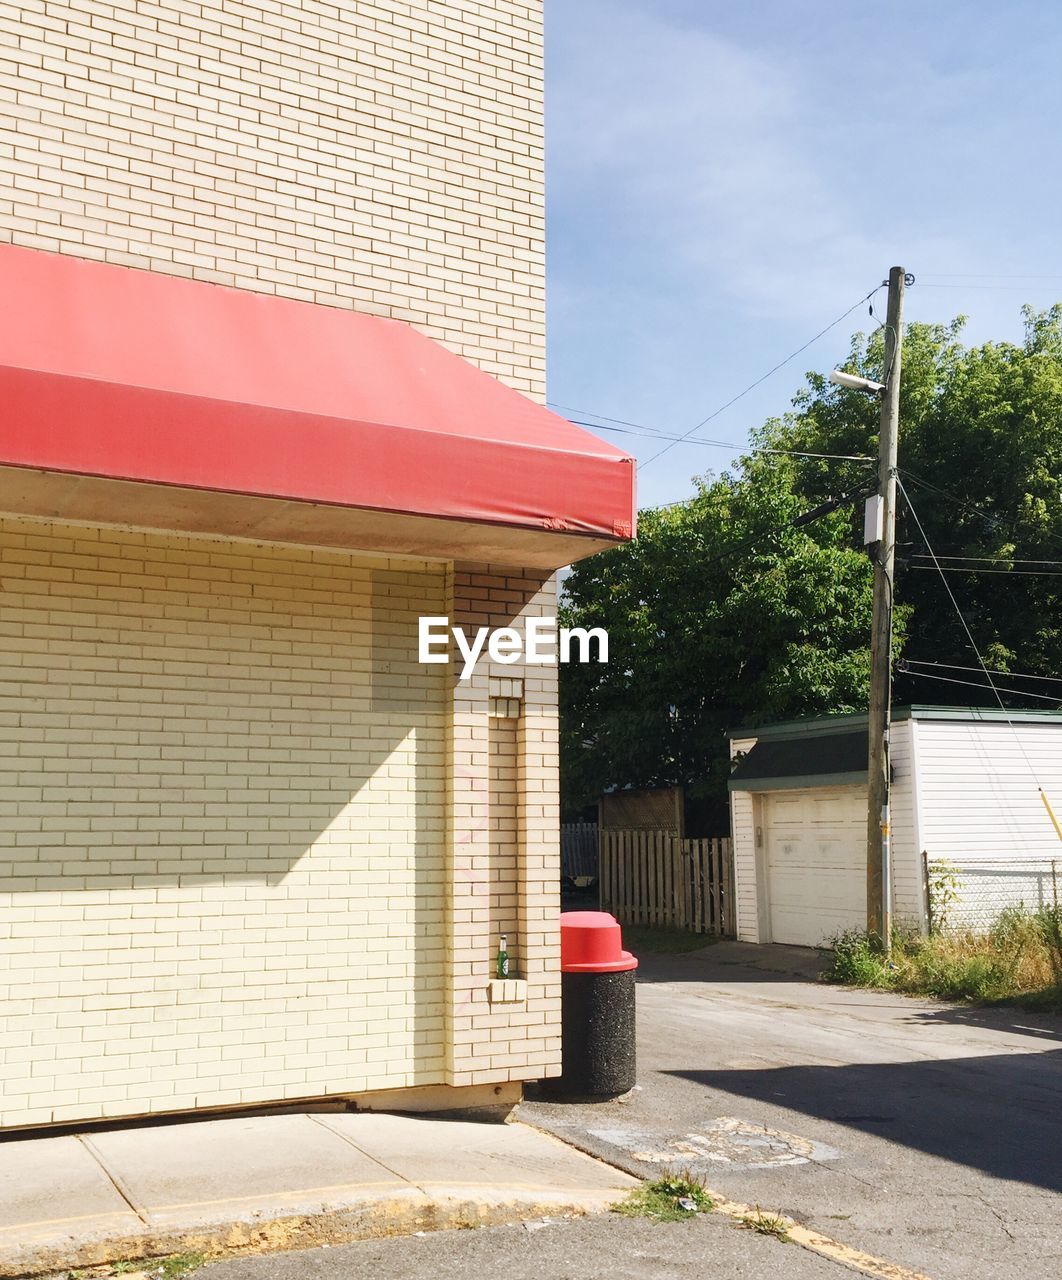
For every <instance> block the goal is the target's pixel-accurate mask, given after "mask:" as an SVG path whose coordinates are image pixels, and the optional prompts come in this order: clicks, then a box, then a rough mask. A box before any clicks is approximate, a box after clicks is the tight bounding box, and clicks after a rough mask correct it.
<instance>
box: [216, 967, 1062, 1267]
mask: <svg viewBox="0 0 1062 1280" xmlns="http://www.w3.org/2000/svg"><path fill="white" fill-rule="evenodd" d="M808 959H809V958H808V957H807V956H803V955H801V953H799V952H796V951H792V950H788V949H777V948H766V949H762V950H756V949H751V948H745V947H741V946H739V945H738V944H720V945H719V946H717V947H713V948H711V949H710V950H707V951H705V952H701V953H697V954H696V955H693V956H689V957H674V958H672V957H657V958H649V959H643V963H642V968H641V971H640V982H639V987H638V1032H639V1035H638V1041H639V1081H640V1087H639V1089H638V1090H636V1091H635V1092H634V1093H633V1094H631V1095H629V1097H628V1098H627V1099H624V1100H617V1101H614V1102H607V1103H600V1104H597V1105H589V1106H587V1105H582V1106H580V1105H562V1104H556V1103H548V1102H531V1103H525V1104H523V1106H522V1107H521V1108H520V1115H521V1118H522V1119H523V1120H525V1121H526V1122H528V1123H532V1124H537V1125H539V1126H540V1127H543V1128H547V1129H549V1130H550V1131H551V1132H553V1133H555V1134H557V1135H558V1136H561V1137H563V1138H565V1139H566V1140H568V1141H570V1142H573V1143H574V1144H576V1145H578V1146H579V1147H581V1148H583V1149H584V1150H587V1151H590V1152H591V1153H593V1154H596V1155H599V1156H601V1157H603V1158H605V1159H607V1160H609V1161H611V1162H612V1163H614V1164H618V1165H620V1166H621V1167H623V1168H626V1169H628V1170H629V1171H630V1172H632V1173H637V1174H639V1175H643V1176H654V1175H656V1174H658V1173H659V1171H660V1170H662V1169H664V1168H669V1167H670V1168H675V1169H692V1170H694V1171H695V1172H697V1173H699V1174H701V1176H703V1178H704V1179H705V1181H706V1182H707V1183H708V1185H709V1186H710V1187H712V1188H714V1189H716V1190H717V1191H718V1192H719V1193H720V1194H722V1195H723V1196H726V1197H728V1198H729V1199H731V1200H736V1201H742V1202H744V1203H746V1204H750V1205H760V1206H762V1207H763V1209H764V1210H765V1211H772V1212H773V1211H775V1210H780V1211H782V1212H784V1213H786V1214H788V1215H790V1216H792V1217H793V1218H795V1219H796V1220H797V1221H798V1222H801V1223H805V1224H807V1225H808V1226H810V1227H812V1228H814V1229H815V1230H817V1231H819V1232H821V1233H822V1234H824V1235H826V1236H830V1237H832V1238H833V1239H835V1240H838V1241H840V1242H842V1243H844V1244H846V1245H849V1246H852V1247H854V1248H857V1249H859V1250H862V1251H864V1252H865V1253H868V1254H871V1255H874V1256H876V1257H879V1258H883V1259H885V1260H887V1261H889V1262H891V1263H894V1264H898V1265H900V1266H903V1267H906V1268H909V1269H911V1270H912V1271H916V1272H918V1273H921V1274H924V1275H926V1276H929V1277H930V1278H931V1280H1018V1278H1019V1277H1020V1280H1030V1277H1041V1276H1044V1277H1046V1276H1058V1275H1062V1196H1060V1194H1059V1193H1060V1191H1062V1154H1060V1153H1062V1020H1059V1019H1052V1018H1039V1017H1034V1016H1032V1015H1024V1014H1021V1013H1019V1012H1016V1011H984V1010H972V1009H966V1008H962V1007H957V1006H953V1005H943V1004H937V1003H931V1002H927V1001H921V1000H913V999H909V998H905V997H902V996H889V995H879V994H874V993H869V992H862V991H848V990H841V989H837V988H832V987H825V986H822V985H821V984H818V983H815V982H813V981H807V980H805V979H804V978H801V977H800V976H799V974H798V973H794V972H780V971H776V970H778V969H788V968H790V967H792V968H795V969H797V970H799V969H801V968H802V967H803V968H804V969H805V972H807V971H808V970H807V964H808ZM750 960H753V961H754V962H755V963H749V962H750ZM202 1274H203V1276H204V1280H348V1278H350V1280H353V1278H360V1277H362V1276H365V1277H370V1276H371V1277H373V1278H374V1280H375V1278H376V1277H380V1278H381V1280H450V1277H453V1278H454V1280H456V1278H457V1277H462V1278H463V1277H478V1276H491V1275H499V1276H504V1277H505V1280H672V1278H674V1280H678V1277H683V1278H684V1280H715V1278H716V1277H720V1278H723V1277H726V1278H727V1280H729V1278H730V1277H745V1276H748V1277H763V1276H772V1277H773V1276H778V1277H782V1278H783V1280H818V1278H819V1277H831V1276H832V1277H834V1280H841V1277H842V1276H844V1275H851V1274H852V1272H850V1271H846V1270H845V1269H843V1268H842V1267H841V1266H840V1265H839V1264H837V1263H835V1262H831V1261H827V1260H825V1259H824V1258H822V1257H819V1256H816V1255H815V1254H813V1253H809V1252H807V1251H806V1250H803V1249H800V1248H799V1247H797V1246H796V1245H794V1244H782V1243H779V1242H777V1241H775V1240H773V1239H769V1238H763V1237H759V1236H756V1235H753V1234H751V1233H750V1232H748V1231H745V1230H741V1229H739V1228H737V1227H736V1226H735V1225H734V1224H733V1223H732V1222H730V1221H728V1220H727V1219H726V1218H723V1217H721V1216H720V1215H714V1214H713V1215H711V1216H707V1217H699V1218H697V1219H696V1220H692V1221H689V1222H684V1223H679V1224H653V1223H648V1222H645V1221H639V1220H628V1219H623V1218H620V1217H618V1216H615V1215H604V1216H602V1217H598V1218H593V1219H586V1220H581V1221H561V1222H556V1223H550V1224H548V1225H542V1226H537V1227H535V1228H534V1229H532V1230H528V1229H527V1227H524V1226H515V1227H500V1228H492V1229H484V1230H479V1231H457V1232H445V1233H437V1234H435V1235H429V1236H422V1237H414V1238H406V1239H393V1240H387V1241H379V1242H377V1241H369V1242H364V1243H360V1244H355V1245H349V1246H344V1247H341V1248H333V1249H319V1250H313V1251H308V1252H303V1253H297V1254H274V1255H268V1256H264V1257H258V1258H245V1259H234V1260H232V1261H229V1262H224V1263H219V1264H215V1265H213V1266H211V1267H209V1268H207V1269H206V1270H205V1271H204V1272H203V1273H202Z"/></svg>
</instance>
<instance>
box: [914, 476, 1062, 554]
mask: <svg viewBox="0 0 1062 1280" xmlns="http://www.w3.org/2000/svg"><path fill="white" fill-rule="evenodd" d="M900 475H902V476H906V477H907V479H908V480H913V481H914V483H915V484H917V485H920V486H921V487H922V488H923V489H928V490H929V491H930V492H931V493H935V494H938V495H939V496H940V497H941V498H944V499H945V501H947V502H952V503H954V504H955V506H957V507H962V508H963V509H964V510H966V511H972V512H973V513H974V515H977V516H980V517H981V519H982V520H986V521H987V522H988V523H989V524H990V525H994V526H995V527H996V528H997V529H1002V530H1004V531H1005V532H1009V530H1008V529H1007V525H1006V522H1005V521H1004V520H1002V519H1001V518H1000V517H999V516H994V515H991V514H989V512H987V511H985V510H984V509H983V508H981V507H977V506H974V504H973V503H972V502H967V501H966V500H965V499H964V498H958V497H956V496H955V494H954V493H949V492H948V491H947V489H942V488H941V487H940V486H939V485H936V484H932V483H931V482H930V481H928V480H924V479H923V478H922V477H921V476H916V475H915V473H914V472H913V471H908V470H907V468H906V467H901V468H900ZM901 487H902V486H901ZM905 496H907V497H908V506H910V497H909V496H908V495H905ZM1041 536H1042V537H1044V538H1047V539H1048V541H1050V542H1057V543H1058V545H1059V546H1062V538H1059V537H1057V536H1056V535H1055V534H1053V533H1047V532H1046V531H1042V532H1041ZM926 546H929V543H928V542H927V543H926ZM934 558H935V559H939V557H934Z"/></svg>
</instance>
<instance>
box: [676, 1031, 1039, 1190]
mask: <svg viewBox="0 0 1062 1280" xmlns="http://www.w3.org/2000/svg"><path fill="white" fill-rule="evenodd" d="M668 1074H669V1075H672V1076H675V1077H677V1078H679V1079H682V1080H690V1081H693V1082H694V1083H695V1084H700V1085H704V1086H705V1088H708V1089H712V1090H716V1091H719V1092H721V1093H727V1094H730V1095H732V1096H734V1097H737V1098H752V1099H755V1100H756V1101H757V1102H762V1103H766V1104H768V1105H770V1106H776V1107H785V1108H788V1109H789V1110H792V1111H799V1112H802V1113H803V1114H804V1115H809V1116H816V1117H818V1118H819V1119H820V1120H827V1121H829V1122H830V1123H832V1124H839V1125H845V1126H847V1127H849V1128H852V1129H857V1130H859V1131H860V1132H862V1133H868V1134H874V1135H875V1136H877V1137H880V1138H883V1139H885V1141H887V1142H890V1143H898V1144H900V1145H902V1146H905V1147H911V1148H912V1149H914V1150H917V1151H922V1152H925V1153H927V1154H928V1155H931V1156H937V1157H939V1158H940V1159H942V1160H948V1161H951V1162H952V1163H954V1164H962V1165H966V1166H968V1167H969V1168H971V1169H979V1170H981V1171H982V1172H983V1173H986V1174H990V1175H991V1176H992V1177H995V1178H1004V1179H1007V1180H1008V1181H1010V1182H1025V1183H1028V1184H1030V1185H1033V1186H1039V1187H1044V1188H1046V1189H1047V1190H1049V1191H1062V1160H1060V1159H1059V1154H1058V1153H1059V1151H1060V1149H1062V1050H1051V1051H1048V1052H1045V1053H1015V1054H1000V1055H992V1056H987V1057H978V1058H957V1059H949V1060H943V1061H939V1060H937V1061H931V1062H930V1061H922V1062H899V1063H893V1062H889V1063H871V1064H866V1063H861V1064H858V1065H853V1066H840V1067H812V1066H806V1067H778V1068H771V1069H767V1070H760V1071H756V1070H740V1071H671V1072H668Z"/></svg>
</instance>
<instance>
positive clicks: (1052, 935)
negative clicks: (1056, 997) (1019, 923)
mask: <svg viewBox="0 0 1062 1280" xmlns="http://www.w3.org/2000/svg"><path fill="white" fill-rule="evenodd" d="M1033 919H1034V920H1035V923H1036V931H1037V933H1038V934H1039V935H1040V940H1041V941H1042V942H1043V944H1044V947H1045V948H1046V949H1047V956H1048V961H1049V963H1050V965H1051V972H1052V974H1053V975H1054V979H1055V986H1056V987H1062V907H1060V906H1058V905H1057V903H1056V905H1055V906H1053V907H1042V908H1041V909H1040V910H1039V911H1038V912H1037V913H1036V915H1035V916H1034V917H1033Z"/></svg>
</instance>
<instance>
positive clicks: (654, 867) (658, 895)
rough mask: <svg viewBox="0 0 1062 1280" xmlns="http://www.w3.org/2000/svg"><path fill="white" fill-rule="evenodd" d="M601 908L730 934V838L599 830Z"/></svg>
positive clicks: (632, 919)
mask: <svg viewBox="0 0 1062 1280" xmlns="http://www.w3.org/2000/svg"><path fill="white" fill-rule="evenodd" d="M600 885H601V909H602V910H603V911H611V912H612V914H613V915H614V916H615V917H616V919H617V920H619V922H620V923H621V924H630V925H661V926H664V927H665V928H672V929H691V930H693V931H694V932H695V933H714V934H718V935H720V936H722V937H733V935H734V923H735V922H734V857H733V849H732V847H731V843H730V841H729V840H727V839H721V840H680V839H678V838H677V837H676V836H673V835H671V834H670V833H669V832H666V831H608V830H602V832H601V866H600Z"/></svg>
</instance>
